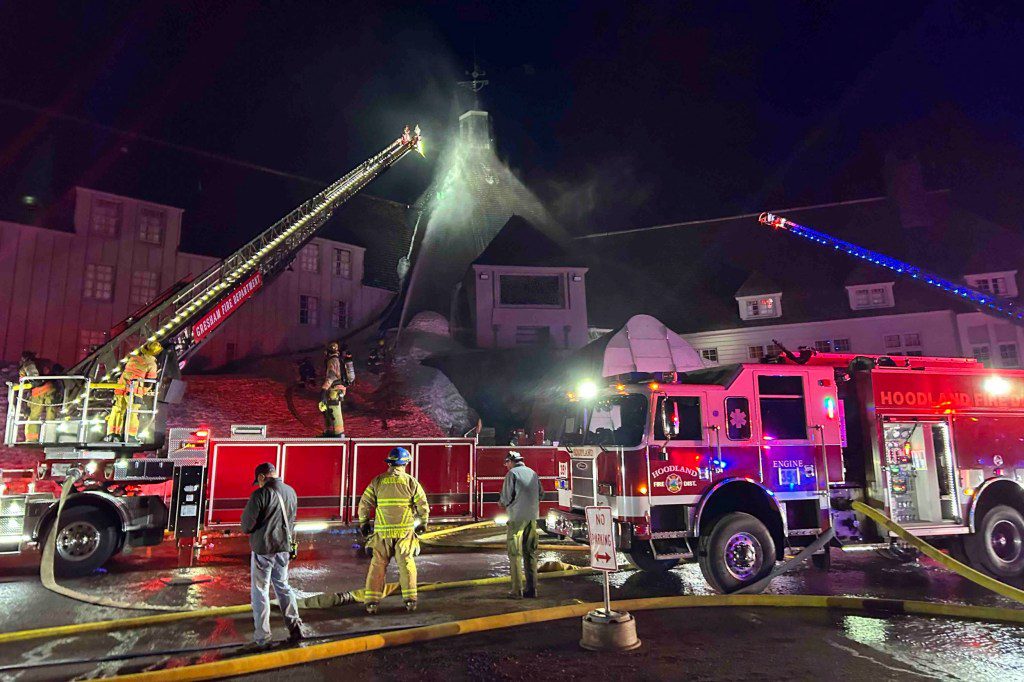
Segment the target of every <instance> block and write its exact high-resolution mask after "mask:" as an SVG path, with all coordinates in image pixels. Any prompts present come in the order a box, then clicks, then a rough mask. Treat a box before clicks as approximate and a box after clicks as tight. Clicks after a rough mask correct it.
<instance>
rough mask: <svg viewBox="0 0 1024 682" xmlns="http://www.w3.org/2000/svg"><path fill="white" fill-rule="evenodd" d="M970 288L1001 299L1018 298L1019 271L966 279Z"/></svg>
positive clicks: (970, 276)
mask: <svg viewBox="0 0 1024 682" xmlns="http://www.w3.org/2000/svg"><path fill="white" fill-rule="evenodd" d="M964 279H965V280H966V281H967V284H968V285H969V286H972V287H974V288H975V289H977V290H978V291H982V292H984V293H986V294H992V295H993V296H998V297H1000V298H1016V297H1017V271H1016V270H1011V271H1008V272H986V273H982V274H977V275H968V276H967V277H965V278H964Z"/></svg>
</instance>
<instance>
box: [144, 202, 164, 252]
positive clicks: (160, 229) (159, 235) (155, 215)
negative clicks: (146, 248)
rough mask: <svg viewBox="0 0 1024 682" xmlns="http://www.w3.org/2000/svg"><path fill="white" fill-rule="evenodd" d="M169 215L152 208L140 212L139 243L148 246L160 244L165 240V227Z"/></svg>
mask: <svg viewBox="0 0 1024 682" xmlns="http://www.w3.org/2000/svg"><path fill="white" fill-rule="evenodd" d="M166 223H167V214H166V213H164V212H163V211H157V210H155V209H152V208H144V209H142V210H141V211H140V212H139V241H141V242H145V243H147V244H160V243H161V242H163V240H164V226H165V225H166Z"/></svg>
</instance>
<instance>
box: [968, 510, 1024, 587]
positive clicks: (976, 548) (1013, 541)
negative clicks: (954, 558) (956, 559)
mask: <svg viewBox="0 0 1024 682" xmlns="http://www.w3.org/2000/svg"><path fill="white" fill-rule="evenodd" d="M964 550H966V552H967V558H968V559H970V561H971V565H972V566H973V567H974V568H976V569H978V570H979V571H984V572H985V573H988V574H989V575H991V576H994V577H996V578H1001V579H1002V578H1019V577H1021V576H1022V575H1024V516H1021V513H1020V512H1019V511H1017V510H1016V509H1014V508H1013V507H1008V506H1006V505H1005V504H1000V505H997V506H995V507H992V508H991V509H989V510H988V511H987V512H985V516H983V517H982V518H981V521H979V522H978V525H977V526H976V529H975V531H974V532H973V533H971V534H970V535H968V536H967V537H965V538H964Z"/></svg>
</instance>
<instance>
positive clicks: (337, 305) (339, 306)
mask: <svg viewBox="0 0 1024 682" xmlns="http://www.w3.org/2000/svg"><path fill="white" fill-rule="evenodd" d="M331 326H332V327H334V328H335V329H345V328H346V327H348V303H346V302H345V301H335V302H334V309H333V310H332V311H331Z"/></svg>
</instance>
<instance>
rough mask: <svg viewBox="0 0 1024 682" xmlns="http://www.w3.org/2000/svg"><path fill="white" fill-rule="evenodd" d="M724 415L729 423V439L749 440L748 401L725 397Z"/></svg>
mask: <svg viewBox="0 0 1024 682" xmlns="http://www.w3.org/2000/svg"><path fill="white" fill-rule="evenodd" d="M725 417H726V419H727V420H728V423H729V440H750V401H749V400H747V399H746V398H726V399H725Z"/></svg>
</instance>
